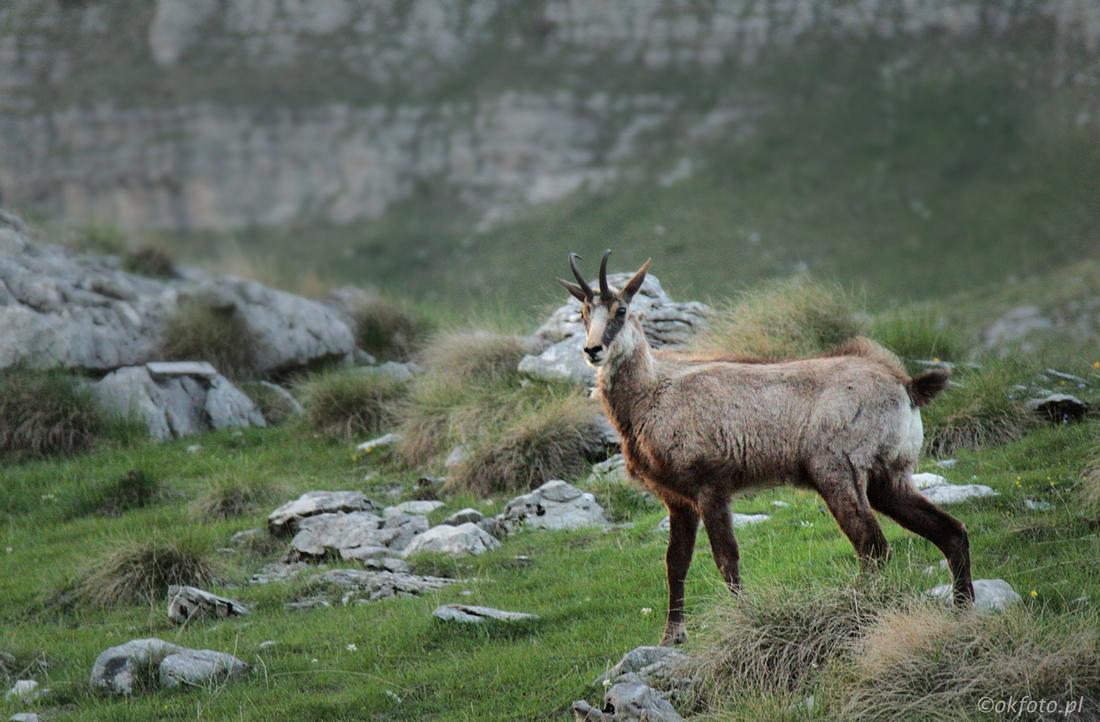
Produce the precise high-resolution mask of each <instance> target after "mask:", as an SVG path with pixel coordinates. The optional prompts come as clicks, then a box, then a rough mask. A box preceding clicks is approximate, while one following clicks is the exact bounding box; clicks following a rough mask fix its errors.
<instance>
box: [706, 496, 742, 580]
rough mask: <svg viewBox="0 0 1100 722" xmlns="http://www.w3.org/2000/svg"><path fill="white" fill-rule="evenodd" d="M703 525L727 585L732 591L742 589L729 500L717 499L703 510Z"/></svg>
mask: <svg viewBox="0 0 1100 722" xmlns="http://www.w3.org/2000/svg"><path fill="white" fill-rule="evenodd" d="M703 526H704V527H706V530H707V537H708V538H709V539H710V550H711V553H713V554H714V563H715V564H716V565H717V566H718V571H720V572H721V573H722V578H723V579H725V581H726V586H727V587H729V589H730V591H731V592H738V591H740V590H741V572H740V568H739V562H740V558H741V556H740V553H739V552H738V550H737V537H735V536H734V535H733V524H732V523H731V519H730V506H729V501H728V500H726V499H722V500H717V501H714V502H713V503H711V504H710V505H709V506H707V507H706V508H705V509H704V510H703Z"/></svg>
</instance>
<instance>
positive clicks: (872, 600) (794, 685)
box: [691, 579, 902, 699]
mask: <svg viewBox="0 0 1100 722" xmlns="http://www.w3.org/2000/svg"><path fill="white" fill-rule="evenodd" d="M900 599H902V592H900V590H898V589H896V588H893V587H891V586H890V585H889V584H887V583H886V582H885V581H884V580H881V579H876V580H866V579H860V580H858V581H857V583H855V584H853V585H850V586H848V587H843V588H831V587H812V588H809V589H805V588H799V589H790V588H784V587H781V586H779V585H777V584H772V585H767V584H764V585H759V586H754V587H753V589H752V590H751V592H746V593H745V594H742V595H736V596H733V597H730V598H729V599H727V600H725V601H723V602H722V603H721V604H719V605H718V606H716V607H714V608H713V609H711V610H710V611H709V612H707V613H706V615H705V616H704V617H703V619H702V620H701V627H702V629H703V632H702V633H701V635H700V637H699V639H698V640H696V641H695V642H694V643H693V645H692V646H693V649H692V652H691V657H692V660H693V663H692V666H693V671H694V675H693V676H694V677H695V678H696V679H697V680H699V682H700V685H701V687H702V689H703V690H704V694H705V696H706V697H708V698H714V699H728V698H738V697H744V696H748V697H760V696H767V695H770V694H777V695H780V696H782V697H786V696H789V695H793V694H797V693H800V692H804V691H806V690H808V689H810V688H812V686H813V685H814V684H816V683H817V682H818V681H819V679H820V677H821V675H822V674H823V673H824V672H825V668H826V667H827V666H828V665H829V664H831V663H833V662H834V661H835V660H837V659H839V658H842V657H843V656H844V655H845V654H846V653H847V651H848V649H849V648H850V647H851V646H852V644H853V643H854V642H855V641H856V640H858V639H860V638H861V637H862V635H863V634H864V633H865V632H866V630H867V629H869V628H870V627H871V626H872V625H873V624H874V623H875V621H876V619H877V618H878V615H879V614H880V613H882V612H883V611H884V610H885V609H888V608H889V607H890V606H891V605H893V604H896V603H897V602H898V600H900Z"/></svg>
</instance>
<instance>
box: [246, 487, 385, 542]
mask: <svg viewBox="0 0 1100 722" xmlns="http://www.w3.org/2000/svg"><path fill="white" fill-rule="evenodd" d="M377 508H378V507H377V506H375V504H374V502H372V501H371V500H369V499H368V498H367V497H366V495H365V494H364V493H363V492H361V491H307V492H306V493H305V494H302V495H301V496H300V497H298V498H297V499H295V500H294V501H290V502H287V503H286V504H283V505H282V506H280V507H279V508H278V509H276V510H275V511H273V512H271V513H270V514H269V515H268V517H267V528H268V529H269V530H270V531H271V533H272V535H274V536H287V535H289V534H294V533H295V532H297V531H298V528H299V526H300V525H301V523H302V520H303V519H308V518H309V517H312V516H316V515H318V514H337V513H350V512H370V511H375V510H377Z"/></svg>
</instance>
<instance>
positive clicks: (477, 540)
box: [401, 522, 500, 559]
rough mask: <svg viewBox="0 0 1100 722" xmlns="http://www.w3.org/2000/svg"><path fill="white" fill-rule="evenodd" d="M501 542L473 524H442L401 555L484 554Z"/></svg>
mask: <svg viewBox="0 0 1100 722" xmlns="http://www.w3.org/2000/svg"><path fill="white" fill-rule="evenodd" d="M499 546H500V542H499V541H498V540H497V539H496V537H494V536H492V535H491V534H489V533H488V532H486V531H485V530H484V529H482V528H481V527H479V526H478V525H477V524H475V523H473V522H466V523H465V524H459V525H458V526H451V525H450V524H441V525H440V526H437V527H432V528H431V529H429V530H428V531H426V532H424V533H423V534H421V535H420V536H418V537H416V538H415V539H413V540H412V542H411V543H410V544H409V546H407V547H406V548H405V551H403V552H402V553H401V556H402V557H404V558H406V559H408V558H409V557H411V556H414V555H416V554H421V553H424V552H434V553H436V554H449V555H451V556H455V557H464V556H472V555H477V554H484V553H485V552H487V551H489V550H490V549H496V548H497V547H499Z"/></svg>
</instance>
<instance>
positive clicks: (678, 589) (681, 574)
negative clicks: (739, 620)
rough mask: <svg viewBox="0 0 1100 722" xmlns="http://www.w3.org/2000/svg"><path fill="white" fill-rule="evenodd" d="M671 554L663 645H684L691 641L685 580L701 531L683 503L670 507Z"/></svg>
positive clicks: (667, 562)
mask: <svg viewBox="0 0 1100 722" xmlns="http://www.w3.org/2000/svg"><path fill="white" fill-rule="evenodd" d="M668 521H669V530H668V551H667V552H666V553H665V570H666V572H667V574H668V621H667V622H665V632H664V634H662V635H661V642H660V644H661V646H663V647H665V646H671V645H673V644H680V643H681V642H683V641H685V640H686V639H687V631H686V630H685V629H684V579H686V578H687V573H688V568H689V567H690V566H691V556H692V554H693V553H694V551H695V536H696V534H697V533H698V531H699V515H698V514H697V513H695V510H694V509H692V508H690V507H688V506H682V505H680V504H671V503H670V504H668Z"/></svg>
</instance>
